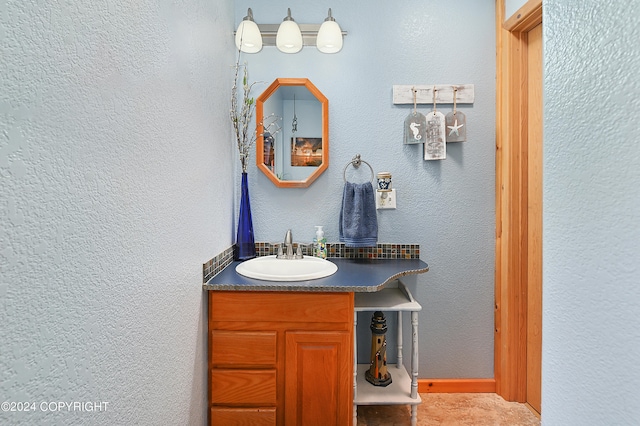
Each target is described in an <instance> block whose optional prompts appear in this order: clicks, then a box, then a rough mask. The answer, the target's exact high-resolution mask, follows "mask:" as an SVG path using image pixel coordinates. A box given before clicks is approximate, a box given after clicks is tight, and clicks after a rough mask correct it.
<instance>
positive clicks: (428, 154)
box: [424, 88, 447, 160]
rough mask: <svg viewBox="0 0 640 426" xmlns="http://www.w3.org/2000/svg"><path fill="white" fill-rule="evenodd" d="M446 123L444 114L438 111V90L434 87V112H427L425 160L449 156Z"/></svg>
mask: <svg viewBox="0 0 640 426" xmlns="http://www.w3.org/2000/svg"><path fill="white" fill-rule="evenodd" d="M444 123H445V119H444V114H443V113H441V112H440V111H436V90H435V88H434V90H433V112H430V113H429V114H427V140H426V141H425V144H424V159H425V160H444V159H445V158H447V146H446V144H445V141H446V136H445V131H446V127H445V124H444Z"/></svg>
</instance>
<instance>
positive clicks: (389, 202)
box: [376, 189, 396, 210]
mask: <svg viewBox="0 0 640 426" xmlns="http://www.w3.org/2000/svg"><path fill="white" fill-rule="evenodd" d="M383 194H385V195H386V196H385V197H384V198H383V197H382V195H383ZM395 208H396V190H395V189H392V190H391V192H378V191H376V209H378V210H386V209H395Z"/></svg>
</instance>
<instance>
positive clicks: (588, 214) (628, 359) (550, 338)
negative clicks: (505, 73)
mask: <svg viewBox="0 0 640 426" xmlns="http://www.w3.org/2000/svg"><path fill="white" fill-rule="evenodd" d="M543 6H544V30H543V31H544V60H545V68H544V72H545V76H546V77H545V82H544V84H545V88H544V118H545V124H544V137H545V141H544V146H545V148H544V194H545V195H544V231H543V232H544V235H543V240H544V253H543V257H544V260H543V261H544V267H543V269H544V275H543V279H544V297H543V303H544V312H543V319H542V324H543V332H542V336H543V354H542V379H543V380H542V383H543V385H542V422H543V424H549V425H604V424H608V425H613V424H615V425H637V424H638V421H639V420H640V405H639V404H638V397H637V395H638V394H639V393H640V368H638V362H639V360H640V319H639V318H640V317H639V315H638V314H639V312H640V310H639V307H640V269H639V267H638V265H640V190H639V189H638V188H640V145H639V144H638V121H637V117H638V116H639V115H640V103H639V102H638V99H640V44H639V43H638V40H640V2H638V1H637V0H636V1H632V2H626V3H625V6H624V7H620V5H619V4H615V3H613V2H602V1H593V0H589V1H577V0H574V1H566V0H563V1H560V0H553V1H552V0H549V1H546V2H545V3H544V5H543Z"/></svg>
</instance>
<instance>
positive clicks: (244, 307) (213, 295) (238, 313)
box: [209, 291, 353, 323]
mask: <svg viewBox="0 0 640 426" xmlns="http://www.w3.org/2000/svg"><path fill="white" fill-rule="evenodd" d="M240 307H241V308H240ZM209 309H210V315H211V320H212V321H258V322H322V323H345V322H352V321H353V293H307V292H288V293H284V292H257V291H255V292H254V291H210V292H209Z"/></svg>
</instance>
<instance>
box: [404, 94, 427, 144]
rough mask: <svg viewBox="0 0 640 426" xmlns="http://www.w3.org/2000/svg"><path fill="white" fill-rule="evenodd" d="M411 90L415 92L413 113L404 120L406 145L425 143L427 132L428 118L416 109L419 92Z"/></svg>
mask: <svg viewBox="0 0 640 426" xmlns="http://www.w3.org/2000/svg"><path fill="white" fill-rule="evenodd" d="M411 90H412V91H413V111H412V112H411V113H410V114H409V116H408V117H407V118H406V119H405V120H404V143H405V144H414V143H424V141H425V140H426V132H427V117H425V116H424V114H422V113H421V112H418V110H417V108H416V107H417V102H416V96H417V95H416V94H417V91H416V89H414V88H412V89H411Z"/></svg>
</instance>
